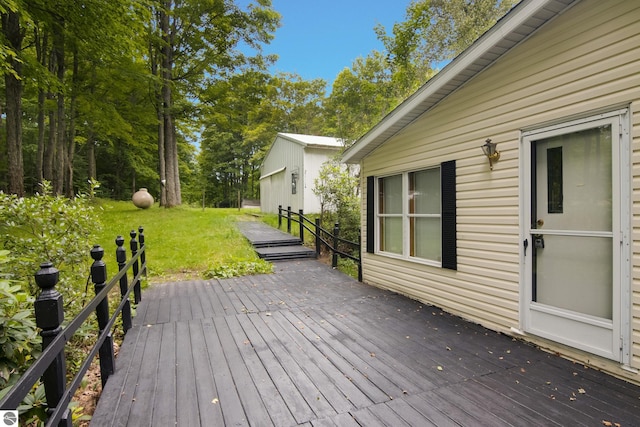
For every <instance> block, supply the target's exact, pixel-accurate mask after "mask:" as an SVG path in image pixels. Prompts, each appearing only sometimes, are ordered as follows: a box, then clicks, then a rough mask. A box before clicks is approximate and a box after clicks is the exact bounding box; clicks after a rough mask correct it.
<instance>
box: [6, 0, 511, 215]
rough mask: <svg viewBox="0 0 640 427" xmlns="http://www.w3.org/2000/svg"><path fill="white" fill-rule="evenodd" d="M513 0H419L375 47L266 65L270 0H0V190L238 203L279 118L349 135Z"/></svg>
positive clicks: (296, 127)
mask: <svg viewBox="0 0 640 427" xmlns="http://www.w3.org/2000/svg"><path fill="white" fill-rule="evenodd" d="M514 3H515V0H415V1H413V2H412V3H411V4H410V5H409V6H408V7H407V10H406V15H405V21H403V22H399V23H396V24H394V26H393V28H391V29H386V28H384V27H382V26H378V27H376V28H374V29H372V30H373V31H375V32H376V34H377V37H378V38H379V39H380V40H381V41H382V44H383V46H384V49H382V50H381V51H377V50H374V51H371V52H370V53H369V54H368V55H367V56H365V57H359V58H355V59H354V60H353V63H352V64H351V66H350V67H347V68H345V69H344V70H343V71H341V72H340V73H339V74H338V75H337V76H336V78H335V81H334V82H333V85H332V86H331V90H330V92H329V93H327V92H328V89H329V88H328V82H327V81H325V80H323V79H314V80H305V79H303V78H301V77H300V76H298V75H296V74H287V73H278V74H272V73H271V72H269V66H270V65H271V64H273V63H274V62H275V61H277V57H275V56H273V55H265V54H263V53H262V48H263V47H264V46H265V45H266V44H268V43H269V42H270V40H272V38H273V36H274V33H275V31H276V30H277V28H278V26H279V25H280V19H281V16H280V14H279V13H278V11H277V10H274V8H273V7H272V4H271V1H270V0H254V1H253V2H251V3H249V4H248V6H246V7H241V6H239V5H238V4H237V2H235V1H234V0H108V1H107V0H81V1H78V0H0V19H1V24H2V31H1V34H0V38H1V41H2V44H1V45H0V70H1V71H2V74H3V76H4V79H2V81H0V85H1V91H0V108H1V111H0V130H1V132H0V191H3V192H5V193H10V194H15V195H18V196H23V195H29V194H34V193H36V192H38V191H39V189H40V188H41V187H40V186H41V184H42V182H43V181H47V182H51V184H52V190H53V192H54V194H58V195H67V196H69V197H73V196H74V195H75V194H77V193H78V192H82V191H87V190H88V189H90V188H93V187H90V186H91V185H93V184H89V183H88V182H91V183H94V184H95V182H96V181H98V182H99V183H100V187H99V189H98V190H97V191H98V195H100V196H102V197H108V198H113V199H119V200H123V199H129V198H130V197H131V195H132V193H133V192H135V191H136V189H137V188H139V187H146V188H148V189H149V191H150V192H151V193H152V194H154V195H157V196H159V199H160V203H161V205H162V206H165V207H171V206H177V205H180V204H182V203H194V204H195V203H197V204H204V205H206V206H209V207H233V206H236V205H237V201H238V200H239V199H245V198H246V199H258V198H259V174H260V165H261V163H262V160H263V158H264V155H265V153H266V151H267V150H268V148H269V145H270V144H271V142H273V140H274V138H275V136H276V134H277V133H278V132H290V133H301V134H310V135H324V136H333V137H337V138H341V139H343V140H344V141H345V143H346V144H347V145H349V144H350V143H352V142H353V141H355V140H357V139H358V138H359V137H360V136H362V135H363V134H364V133H366V131H368V130H369V129H370V128H371V127H372V126H373V125H374V124H375V123H377V122H378V121H379V120H380V119H381V118H382V117H384V116H385V115H386V114H387V113H388V112H390V111H391V110H392V109H393V108H394V107H396V106H397V105H398V104H399V103H400V102H402V101H403V100H404V99H405V98H406V97H407V96H409V95H410V94H411V93H413V92H414V91H415V90H416V89H417V88H418V87H420V86H421V85H422V84H424V83H425V82H426V81H427V80H428V79H429V78H430V77H431V76H433V75H434V74H435V73H436V72H437V68H438V67H439V66H442V64H445V63H446V61H448V60H450V59H452V58H453V57H455V56H456V55H457V54H459V53H460V52H461V51H462V50H464V48H466V47H467V46H468V45H470V44H471V43H472V42H473V41H474V40H475V39H476V38H477V37H478V36H479V35H481V34H482V33H483V32H484V31H486V30H487V29H488V28H489V27H490V26H491V25H493V24H494V23H495V22H496V21H497V19H499V18H500V17H501V16H502V15H504V14H505V13H506V12H507V11H508V10H509V9H510V8H511V7H512V6H513V4H514Z"/></svg>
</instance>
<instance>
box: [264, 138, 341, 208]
mask: <svg viewBox="0 0 640 427" xmlns="http://www.w3.org/2000/svg"><path fill="white" fill-rule="evenodd" d="M342 147H343V144H342V140H340V139H338V138H332V137H328V136H316V135H300V134H295V133H282V132H281V133H278V135H277V136H276V138H275V139H274V141H273V143H272V144H271V147H270V148H269V151H268V152H267V154H266V156H265V158H264V161H263V162H262V165H261V167H260V210H261V211H262V212H265V213H278V206H279V205H280V206H282V207H284V208H287V207H291V209H292V210H294V211H296V212H297V211H298V210H300V209H302V210H303V211H304V212H306V213H319V212H320V210H321V205H320V199H319V198H318V196H316V195H315V194H314V193H313V188H314V185H315V179H316V178H318V176H319V174H320V168H321V167H322V164H323V163H325V162H326V161H329V160H331V159H332V158H333V157H334V156H336V155H337V154H338V153H339V151H340V150H341V149H342Z"/></svg>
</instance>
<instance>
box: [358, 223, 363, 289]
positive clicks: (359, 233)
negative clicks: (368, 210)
mask: <svg viewBox="0 0 640 427" xmlns="http://www.w3.org/2000/svg"><path fill="white" fill-rule="evenodd" d="M358 243H359V246H358V282H362V232H360V231H358Z"/></svg>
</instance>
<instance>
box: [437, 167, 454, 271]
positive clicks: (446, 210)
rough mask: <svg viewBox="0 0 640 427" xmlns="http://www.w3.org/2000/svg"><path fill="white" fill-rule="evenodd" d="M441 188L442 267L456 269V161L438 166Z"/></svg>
mask: <svg viewBox="0 0 640 427" xmlns="http://www.w3.org/2000/svg"><path fill="white" fill-rule="evenodd" d="M440 173H441V183H440V185H441V187H442V193H441V195H442V267H443V268H449V269H451V270H457V269H458V250H457V244H456V161H455V160H451V161H449V162H444V163H442V164H441V165H440Z"/></svg>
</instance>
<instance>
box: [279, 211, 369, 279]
mask: <svg viewBox="0 0 640 427" xmlns="http://www.w3.org/2000/svg"><path fill="white" fill-rule="evenodd" d="M283 218H286V220H287V233H289V234H291V223H297V224H298V234H299V236H300V240H301V241H302V242H303V243H304V234H305V230H307V231H308V232H310V233H311V234H312V235H313V236H314V237H315V246H316V255H317V256H318V257H319V256H320V252H321V251H322V245H324V246H325V247H326V248H327V249H328V250H329V251H330V252H331V266H332V267H333V268H336V267H338V256H342V257H344V258H348V259H350V260H353V261H354V262H355V263H356V264H357V265H358V281H360V282H362V251H361V246H360V243H357V242H353V241H351V240H347V239H343V238H342V237H340V224H339V223H337V222H336V223H335V224H334V226H333V232H331V231H329V230H327V229H325V228H322V227H321V226H320V218H316V219H315V220H314V221H311V219H309V218H308V217H306V216H305V215H304V212H303V210H302V209H300V210H299V211H298V212H294V211H292V210H291V206H288V207H287V208H286V209H284V208H283V207H282V205H278V229H280V228H282V219H283ZM342 248H346V249H351V251H350V252H347V251H345V250H342ZM354 254H355V255H354Z"/></svg>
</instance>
